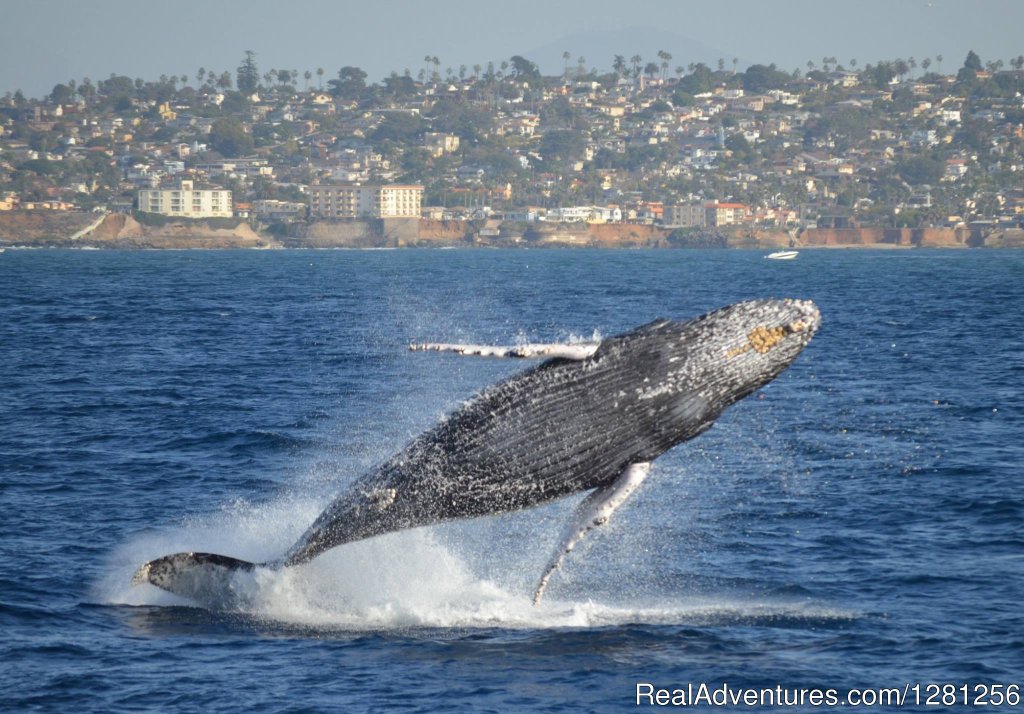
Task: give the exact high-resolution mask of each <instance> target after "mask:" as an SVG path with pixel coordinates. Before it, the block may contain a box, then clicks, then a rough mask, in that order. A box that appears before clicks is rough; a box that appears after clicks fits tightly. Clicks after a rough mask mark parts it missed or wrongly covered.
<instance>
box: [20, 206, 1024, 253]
mask: <svg viewBox="0 0 1024 714" xmlns="http://www.w3.org/2000/svg"><path fill="white" fill-rule="evenodd" d="M0 247H4V248H80V249H128V250H134V249H153V250H174V249H177V250H183V249H184V250H193V249H195V250H202V249H260V250H265V249H274V248H300V249H301V248H308V249H329V248H343V249H344V248H348V249H372V248H409V247H420V248H423V247H435V248H455V247H465V248H619V249H622V248H632V249H644V248H648V249H669V250H672V249H687V248H727V249H753V250H777V249H780V248H795V249H799V250H819V249H824V250H835V249H883V250H890V249H891V250H904V249H915V248H924V249H928V248H933V249H973V248H1024V230H1021V229H989V230H988V231H986V232H982V231H979V230H971V229H967V228H963V227H961V228H871V227H861V228H841V229H835V228H808V229H804V230H802V231H795V230H794V231H786V230H782V229H752V228H749V227H736V226H727V227H723V228H720V229H718V228H709V229H691V230H688V231H676V230H673V229H672V228H670V227H662V226H655V225H647V224H633V223H591V224H588V223H561V224H555V223H551V224H528V225H523V224H500V225H498V226H494V225H492V224H490V223H488V224H482V223H478V222H477V223H474V222H466V221H436V220H429V219H390V220H389V219H383V220H348V221H342V220H334V221H331V220H321V221H311V222H308V223H296V224H292V225H291V226H290V227H289V228H288V230H286V231H280V230H276V231H273V232H271V231H269V230H267V229H266V228H265V227H263V226H260V225H259V224H258V223H250V222H249V221H247V220H245V219H240V218H239V219H210V220H187V219H186V220H171V219H163V220H146V219H143V220H141V221H140V220H137V219H136V217H134V216H132V215H127V214H122V213H108V214H105V215H103V216H102V217H98V216H97V214H95V213H86V212H53V211H7V212H3V213H0Z"/></svg>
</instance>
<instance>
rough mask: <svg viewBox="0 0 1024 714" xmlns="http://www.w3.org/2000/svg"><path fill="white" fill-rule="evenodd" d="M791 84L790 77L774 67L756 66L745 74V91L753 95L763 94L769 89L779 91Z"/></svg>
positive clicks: (749, 68) (748, 68)
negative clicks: (788, 83)
mask: <svg viewBox="0 0 1024 714" xmlns="http://www.w3.org/2000/svg"><path fill="white" fill-rule="evenodd" d="M787 82H789V75H788V74H787V73H786V72H781V71H779V69H778V68H777V67H776V66H775V65H774V64H770V65H767V66H765V65H763V64H754V65H751V66H749V67H747V71H746V72H744V74H743V89H744V90H746V91H747V92H750V93H751V94H761V93H763V92H767V91H768V90H769V89H779V88H780V87H783V86H785V84H786V83H787Z"/></svg>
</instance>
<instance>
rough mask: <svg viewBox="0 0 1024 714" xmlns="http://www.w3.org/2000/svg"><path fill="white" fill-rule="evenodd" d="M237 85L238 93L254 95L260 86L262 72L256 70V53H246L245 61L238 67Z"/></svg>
mask: <svg viewBox="0 0 1024 714" xmlns="http://www.w3.org/2000/svg"><path fill="white" fill-rule="evenodd" d="M235 76H236V79H235V84H236V85H237V86H238V91H239V92H242V93H243V94H252V93H253V92H255V91H256V88H257V87H259V86H260V72H259V70H258V69H257V68H256V53H255V52H253V51H252V50H246V51H245V59H244V60H242V64H240V65H239V66H238V70H237V72H236V74H235Z"/></svg>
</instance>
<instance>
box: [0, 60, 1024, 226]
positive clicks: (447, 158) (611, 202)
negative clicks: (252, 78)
mask: <svg viewBox="0 0 1024 714" xmlns="http://www.w3.org/2000/svg"><path fill="white" fill-rule="evenodd" d="M1011 64H1012V65H1013V67H1014V69H1006V70H1004V69H1002V66H1001V63H999V64H998V65H994V66H990V67H989V69H988V70H987V71H986V70H980V69H979V70H972V74H971V75H970V76H968V77H966V78H965V77H964V75H963V72H961V73H960V76H959V77H955V76H951V75H945V74H940V73H934V72H932V73H924V72H922V73H921V74H920V76H917V77H914V76H913V74H914V73H913V72H910V73H907V72H904V73H903V74H892V76H891V77H889V78H888V79H886V80H885V81H878V79H877V76H878V75H877V73H875V74H873V73H872V70H871V68H870V66H869V67H866V68H864V69H863V70H862V71H860V72H854V71H849V70H844V69H842V68H841V67H839V66H838V63H836V62H835V61H833V62H832V67H828V66H826V67H825V68H823V69H822V70H814V71H811V72H808V73H806V74H800V73H798V72H794V73H793V74H792V75H789V74H785V73H782V74H780V73H779V72H778V71H777V70H775V68H774V67H772V68H771V73H769V74H770V76H771V77H772V78H773V81H772V82H771V83H770V86H767V85H757V83H756V82H755V81H754V75H755V71H754V70H755V68H756V67H758V66H755V67H751V68H750V69H748V70H747V72H736V71H727V70H725V69H724V68H723V67H719V69H718V70H717V71H712V70H710V69H709V68H707V67H705V66H703V65H696V66H693V65H691V66H690V67H689V70H687V69H684V68H682V67H678V68H676V71H675V73H674V76H673V75H672V74H670V72H669V71H668V68H667V67H664V66H662V67H661V69H660V71H658V72H651V71H645V72H641V71H640V70H639V67H637V68H636V69H635V71H633V72H630V71H629V70H624V69H622V68H620V69H619V70H616V72H614V73H608V74H600V73H597V72H594V71H590V72H584V71H580V72H575V73H574V72H569V71H566V72H565V73H564V75H563V76H560V77H539V75H538V76H536V77H525V76H524V75H522V74H516V73H514V72H511V71H509V72H507V73H505V74H501V73H496V72H494V71H493V69H492V70H489V71H488V73H486V74H485V75H474V76H465V74H463V73H460V75H459V76H458V77H456V75H455V74H454V72H453V73H449V74H448V76H447V78H442V77H441V76H439V74H438V73H435V75H434V76H433V77H432V78H429V79H428V78H426V77H423V78H420V79H419V80H416V79H413V78H412V77H411V76H409V75H406V77H405V78H404V79H406V80H408V81H406V82H405V83H404V84H401V85H399V84H398V83H397V82H396V83H394V84H392V83H389V82H385V83H383V84H381V85H369V86H363V87H361V88H358V91H356V92H347V91H341V90H340V89H339V91H336V93H335V94H331V93H329V92H324V91H322V90H321V89H319V88H318V89H316V90H313V91H299V90H298V87H297V86H294V83H293V84H292V85H288V84H287V83H286V84H276V85H273V86H266V87H262V88H260V90H259V91H258V92H257V93H255V94H253V95H251V96H245V97H243V96H241V95H239V94H238V93H237V92H232V91H230V90H229V89H228V88H226V87H223V86H221V85H220V84H218V85H216V86H215V85H213V84H211V83H209V82H207V83H206V84H205V85H203V86H200V87H194V88H193V87H180V88H178V87H175V88H174V90H173V91H167V88H166V87H163V88H161V87H162V85H157V84H154V83H146V84H145V85H140V84H139V83H136V84H135V87H136V88H135V90H131V91H129V89H127V88H126V87H125V86H123V83H120V84H116V88H115V82H114V80H115V79H116V78H111V80H110V81H109V82H110V83H109V84H108V83H107V82H106V81H104V82H100V83H98V85H97V87H96V88H95V89H93V90H92V91H91V92H77V93H76V92H75V91H71V92H70V94H69V93H68V92H60V93H59V92H58V88H55V89H54V92H53V94H52V95H51V96H50V97H48V98H45V99H40V100H30V99H25V98H24V97H12V96H10V95H9V96H8V97H5V98H3V99H2V100H0V211H7V210H17V209H22V210H24V209H28V210H69V209H77V210H92V209H95V210H122V211H128V210H138V211H144V212H151V213H157V214H162V215H166V216H172V217H178V218H222V217H232V216H235V217H239V216H240V217H246V218H256V219H258V220H260V221H264V222H283V223H287V222H294V221H304V220H316V219H337V220H343V219H353V218H416V217H430V218H444V219H495V218H498V219H502V220H507V221H517V222H532V221H539V220H547V221H557V222H578V221H586V222H598V223H607V222H618V221H638V222H647V223H660V224H664V225H666V226H674V227H681V228H708V227H720V226H730V225H763V226H778V227H792V226H806V225H813V224H815V223H816V222H818V221H825V222H830V224H834V223H835V222H836V221H837V220H844V221H860V222H861V223H862V224H869V223H871V222H891V223H894V222H897V221H899V220H902V219H901V216H903V217H904V218H906V217H908V216H913V220H916V221H919V222H929V223H932V224H935V223H943V222H950V221H956V220H960V221H972V220H993V221H1018V222H1019V221H1020V220H1021V218H1024V192H1022V191H1021V190H1020V189H1019V188H1018V187H1019V185H1020V176H1022V175H1024V174H1022V173H1021V172H1022V171H1024V97H1022V93H1024V72H1022V67H1021V66H1017V64H1016V63H1011ZM1021 64H1022V65H1024V62H1022V63H1021ZM764 69H765V68H761V70H759V71H758V73H757V75H758V76H759V77H760V76H763V75H764V74H765V72H764V71H763V70H764ZM780 77H781V78H780ZM695 78H700V82H697V81H696V79H695ZM392 80H394V78H392ZM967 80H970V81H967ZM90 86H91V85H90ZM399 86H400V87H404V89H402V90H401V91H399V89H396V87H399ZM339 87H340V85H339ZM115 92H121V94H116V93H115ZM58 95H60V96H58ZM223 122H228V123H229V124H230V125H231V128H232V129H233V130H234V131H235V133H236V135H238V136H236V137H235V138H236V142H235V144H229V143H228V142H227V141H226V140H225V138H224V136H225V135H226V134H227V132H226V131H225V130H224V127H223V126H222V125H221V124H222V123H223ZM238 137H240V138H241V141H238ZM239 147H240V148H239ZM235 153H240V154H241V155H237V156H236V155H233V154H235ZM907 220H910V219H909V218H908V219H907Z"/></svg>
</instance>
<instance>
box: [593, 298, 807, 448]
mask: <svg viewBox="0 0 1024 714" xmlns="http://www.w3.org/2000/svg"><path fill="white" fill-rule="evenodd" d="M820 324H821V315H820V313H819V312H818V308H817V307H816V306H815V305H814V303H813V302H811V301H809V300H751V301H747V302H741V303H736V304H734V305H729V306H727V307H723V308H721V309H719V310H715V311H713V312H709V313H707V314H705V315H701V316H700V317H697V318H694V319H693V320H689V321H687V322H680V321H673V320H658V321H655V322H653V323H651V324H650V325H646V326H644V327H642V328H640V329H638V330H636V331H634V332H633V333H629V334H626V335H623V336H622V337H621V338H619V340H621V342H618V341H616V342H617V344H614V345H611V344H609V345H608V352H609V353H611V352H617V353H618V354H619V355H621V357H622V358H623V359H625V360H627V361H628V362H629V369H630V371H631V372H632V374H633V378H632V385H633V387H634V388H633V390H632V393H633V395H634V397H635V401H633V400H630V401H633V403H632V405H631V407H632V409H631V411H632V410H633V409H635V411H632V413H633V414H634V415H635V417H636V418H639V419H643V420H644V421H648V420H649V421H650V423H651V431H652V434H653V433H656V434H657V435H656V436H655V437H654V439H653V441H652V444H651V446H652V451H657V450H659V449H661V450H663V449H664V448H667V447H668V446H669V445H671V444H674V443H678V442H680V441H683V440H685V439H689V438H691V437H692V436H694V435H695V434H697V433H700V432H701V431H703V430H704V429H706V428H708V427H709V426H711V424H712V423H713V422H714V420H715V419H717V418H718V416H719V415H720V414H721V413H722V410H723V409H725V408H726V407H728V406H729V405H730V404H732V403H734V402H736V401H738V400H740V399H742V398H743V397H745V396H747V395H749V394H751V393H752V392H754V391H756V390H757V389H759V388H761V387H763V386H764V385H765V384H767V383H768V382H770V381H771V380H773V379H775V377H777V376H778V375H779V374H780V373H781V372H782V371H783V370H785V369H786V368H787V367H789V365H790V364H792V363H793V360H795V359H796V357H797V355H799V354H800V352H802V351H803V349H804V348H805V347H806V346H807V344H808V343H809V342H810V341H811V338H812V337H813V336H814V334H815V332H816V331H817V330H818V327H819V325H820ZM602 347H604V346H603V345H602ZM595 357H596V358H598V359H600V357H601V351H600V350H599V351H598V353H597V354H595Z"/></svg>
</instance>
